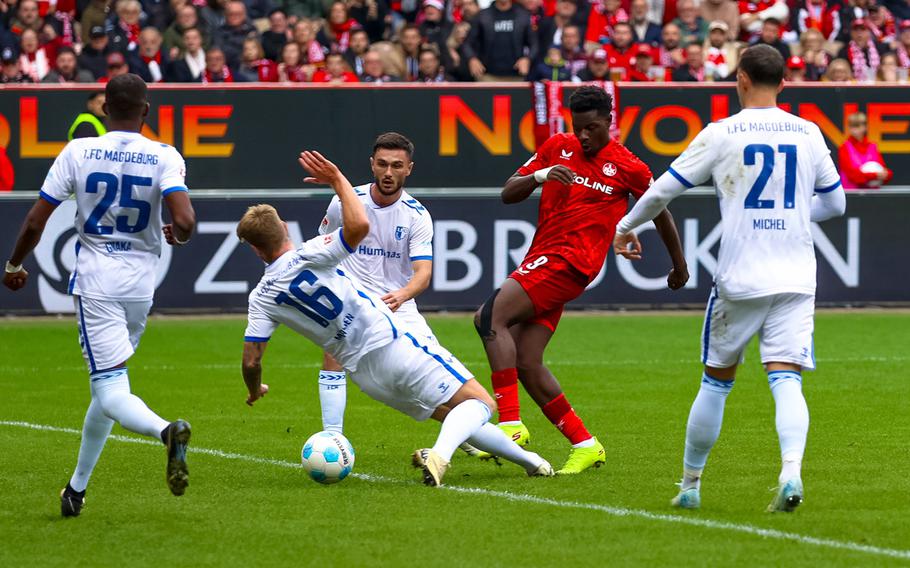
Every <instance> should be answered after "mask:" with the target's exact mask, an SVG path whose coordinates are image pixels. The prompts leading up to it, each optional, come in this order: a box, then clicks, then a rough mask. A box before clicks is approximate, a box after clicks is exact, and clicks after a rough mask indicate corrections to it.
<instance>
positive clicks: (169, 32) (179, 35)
mask: <svg viewBox="0 0 910 568" xmlns="http://www.w3.org/2000/svg"><path fill="white" fill-rule="evenodd" d="M199 23H200V22H199V14H198V13H197V12H196V8H195V7H194V6H193V5H192V4H184V5H182V6H180V7H179V8H177V15H176V18H175V19H174V23H172V24H171V25H170V26H168V28H167V29H166V30H164V34H162V39H163V40H164V47H165V49H167V50H168V57H170V58H171V59H172V60H173V59H177V57H179V56H180V54H181V53H183V50H184V46H183V32H185V31H186V30H188V29H190V28H197V29H199ZM199 32H200V33H202V30H201V29H199ZM202 44H203V46H205V44H206V38H205V35H204V34H203V41H202Z"/></svg>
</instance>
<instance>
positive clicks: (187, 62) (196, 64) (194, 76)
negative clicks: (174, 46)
mask: <svg viewBox="0 0 910 568" xmlns="http://www.w3.org/2000/svg"><path fill="white" fill-rule="evenodd" d="M183 46H184V50H183V56H182V57H180V58H179V59H177V60H175V61H174V62H173V63H172V64H171V66H170V69H169V70H168V71H169V73H168V79H167V80H168V81H172V82H175V83H195V82H197V81H201V80H202V73H203V72H205V49H204V48H203V46H202V32H201V31H200V30H199V29H198V28H190V29H188V30H184V31H183Z"/></svg>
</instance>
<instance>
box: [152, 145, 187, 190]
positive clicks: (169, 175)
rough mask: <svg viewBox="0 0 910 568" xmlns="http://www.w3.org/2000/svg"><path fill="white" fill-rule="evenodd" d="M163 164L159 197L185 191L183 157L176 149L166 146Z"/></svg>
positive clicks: (184, 164)
mask: <svg viewBox="0 0 910 568" xmlns="http://www.w3.org/2000/svg"><path fill="white" fill-rule="evenodd" d="M163 159H164V163H163V164H162V171H161V181H160V182H159V185H160V187H161V195H167V194H169V193H173V192H175V191H187V188H186V163H185V162H184V161H183V156H181V155H180V152H178V151H177V149H176V148H172V147H170V146H168V149H167V151H165V152H164V154H163Z"/></svg>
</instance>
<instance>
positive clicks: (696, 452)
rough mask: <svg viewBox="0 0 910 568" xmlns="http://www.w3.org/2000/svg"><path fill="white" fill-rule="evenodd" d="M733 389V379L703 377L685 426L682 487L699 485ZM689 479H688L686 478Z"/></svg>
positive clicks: (706, 375) (704, 375)
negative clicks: (723, 379) (725, 405)
mask: <svg viewBox="0 0 910 568" xmlns="http://www.w3.org/2000/svg"><path fill="white" fill-rule="evenodd" d="M731 389H733V381H721V380H718V379H715V378H714V377H711V376H709V375H708V374H707V373H705V374H703V375H702V377H701V388H700V389H699V390H698V395H697V396H696V397H695V402H693V403H692V410H690V411H689V422H688V424H687V425H686V452H685V455H684V457H683V489H688V488H689V487H698V486H699V484H700V481H701V472H702V470H704V469H705V463H707V461H708V454H709V453H711V448H713V447H714V443H715V442H717V437H718V436H719V435H720V426H721V424H722V423H723V420H724V403H726V401H727V395H728V394H730V390H731ZM687 477H688V478H689V480H688V482H687V480H686V478H687Z"/></svg>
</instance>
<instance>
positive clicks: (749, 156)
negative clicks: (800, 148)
mask: <svg viewBox="0 0 910 568" xmlns="http://www.w3.org/2000/svg"><path fill="white" fill-rule="evenodd" d="M777 151H778V152H779V153H781V154H783V155H784V156H785V161H784V209H793V208H794V207H796V146H795V145H793V144H780V145H779V146H778V147H777ZM758 154H761V156H762V164H761V171H760V172H759V173H758V177H757V178H755V183H754V184H752V189H750V190H749V195H747V196H746V202H745V204H744V207H745V208H746V209H774V200H773V199H760V197H761V194H762V191H764V189H765V186H766V185H767V184H768V180H769V179H770V178H771V173H772V172H773V171H774V156H775V154H774V148H772V147H771V146H769V145H767V144H749V145H748V146H746V148H745V150H743V163H745V165H747V166H754V165H755V158H756V156H757V155H758Z"/></svg>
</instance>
